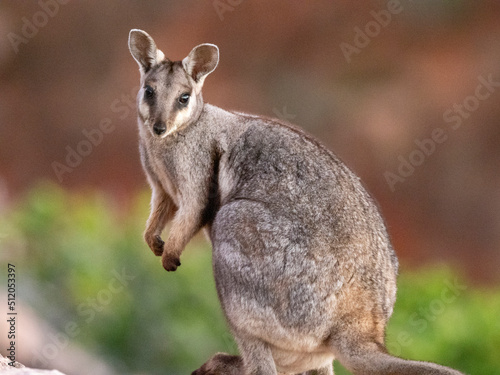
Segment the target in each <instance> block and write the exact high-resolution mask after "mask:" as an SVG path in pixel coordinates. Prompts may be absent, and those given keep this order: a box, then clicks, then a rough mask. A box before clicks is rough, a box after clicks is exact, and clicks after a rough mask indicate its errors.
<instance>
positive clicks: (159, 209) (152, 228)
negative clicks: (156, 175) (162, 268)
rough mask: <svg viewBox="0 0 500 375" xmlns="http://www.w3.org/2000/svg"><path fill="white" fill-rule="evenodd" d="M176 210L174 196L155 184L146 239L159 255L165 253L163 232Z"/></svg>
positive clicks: (145, 232)
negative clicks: (171, 196) (170, 195)
mask: <svg viewBox="0 0 500 375" xmlns="http://www.w3.org/2000/svg"><path fill="white" fill-rule="evenodd" d="M175 211H176V207H175V205H174V203H173V202H172V198H170V197H169V196H168V194H167V193H165V191H164V190H163V189H162V188H161V187H159V186H154V187H153V194H152V198H151V213H150V215H149V218H148V221H147V223H146V230H145V231H144V239H145V240H146V243H147V244H148V246H149V247H150V248H151V250H153V252H154V253H155V255H157V256H160V255H162V254H163V246H164V244H165V243H164V241H163V240H162V239H161V232H162V231H163V229H164V228H165V226H166V225H167V223H168V222H169V221H170V220H171V219H172V217H173V216H174V213H175Z"/></svg>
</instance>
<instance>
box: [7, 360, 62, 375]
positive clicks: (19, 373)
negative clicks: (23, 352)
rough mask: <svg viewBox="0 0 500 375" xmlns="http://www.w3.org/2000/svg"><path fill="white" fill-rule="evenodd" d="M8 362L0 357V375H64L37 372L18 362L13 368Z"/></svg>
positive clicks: (55, 371)
mask: <svg viewBox="0 0 500 375" xmlns="http://www.w3.org/2000/svg"><path fill="white" fill-rule="evenodd" d="M9 363H10V360H9V359H7V358H4V357H2V356H1V355H0V373H1V374H3V373H5V374H7V373H8V374H13V375H37V374H43V375H64V374H63V373H62V372H59V371H57V370H38V369H32V368H27V367H24V366H23V365H22V364H20V363H19V362H15V365H14V366H10V365H9Z"/></svg>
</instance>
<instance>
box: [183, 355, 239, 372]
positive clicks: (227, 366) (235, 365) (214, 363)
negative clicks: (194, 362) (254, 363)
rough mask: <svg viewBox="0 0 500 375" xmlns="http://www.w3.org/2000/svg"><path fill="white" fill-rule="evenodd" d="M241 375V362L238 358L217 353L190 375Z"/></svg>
mask: <svg viewBox="0 0 500 375" xmlns="http://www.w3.org/2000/svg"><path fill="white" fill-rule="evenodd" d="M219 374H220V375H222V374H227V375H241V374H243V360H242V358H241V357H240V356H237V355H229V354H226V353H217V354H216V355H214V356H213V357H212V358H210V359H209V360H208V361H207V362H206V363H204V364H203V366H201V367H200V368H199V369H198V370H196V371H193V372H192V373H191V375H219Z"/></svg>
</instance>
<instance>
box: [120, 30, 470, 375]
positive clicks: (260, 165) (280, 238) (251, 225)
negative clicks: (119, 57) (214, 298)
mask: <svg viewBox="0 0 500 375" xmlns="http://www.w3.org/2000/svg"><path fill="white" fill-rule="evenodd" d="M129 47H130V51H131V53H132V55H133V56H134V58H135V59H136V61H137V62H138V63H139V66H140V70H141V86H142V88H141V90H140V91H139V94H138V99H137V101H138V113H139V121H138V122H139V135H140V151H141V159H142V163H143V166H144V170H145V172H146V175H147V177H148V181H149V183H150V185H151V188H152V191H153V193H152V202H151V206H152V207H151V215H150V218H149V219H148V223H147V227H146V231H145V240H146V242H147V243H148V245H149V246H150V247H151V249H152V250H153V252H154V253H155V254H156V255H159V256H160V255H161V256H162V263H163V267H164V268H165V269H166V270H168V271H174V270H175V269H176V268H177V267H178V266H179V265H180V261H179V258H180V255H181V252H182V250H183V249H184V247H185V245H186V244H187V243H188V241H189V240H190V239H191V238H192V237H193V236H194V235H195V234H196V233H197V232H198V231H199V230H200V229H202V228H205V229H206V232H207V234H208V236H209V238H210V240H211V242H212V246H213V268H214V275H215V281H216V286H217V291H218V294H219V299H220V302H221V304H222V307H223V311H224V313H225V316H226V319H227V321H228V324H229V326H230V328H231V331H232V332H233V334H234V336H235V339H236V342H237V343H238V347H239V349H240V353H241V357H237V356H229V355H226V354H217V355H215V356H214V357H213V358H212V359H211V360H209V361H208V362H207V363H205V364H204V365H203V366H202V367H201V368H200V369H198V370H197V371H195V372H194V373H193V374H196V375H202V374H234V375H236V374H246V375H250V374H254V375H256V374H262V375H267V374H269V375H273V374H277V373H278V372H279V373H287V374H296V373H304V374H306V373H307V374H313V373H315V372H314V370H317V373H318V374H320V375H332V374H333V368H332V361H333V360H334V359H335V358H337V359H339V360H340V361H341V362H342V363H343V364H344V365H345V366H346V367H347V368H349V369H350V370H351V371H352V372H353V373H355V374H450V375H451V374H460V373H459V372H458V371H455V370H452V369H449V368H445V367H442V366H438V365H434V364H430V363H424V362H414V361H406V360H402V359H399V358H396V357H392V356H390V355H388V354H386V350H385V345H384V339H385V337H384V335H385V326H386V323H387V321H388V319H389V317H390V316H391V314H392V309H393V305H394V301H395V298H396V275H397V270H398V261H397V259H396V256H395V254H394V251H393V249H392V247H391V244H390V241H389V237H388V234H387V231H386V228H385V225H384V222H383V219H382V217H381V215H380V214H379V211H378V209H377V207H376V204H375V203H374V202H373V200H372V198H371V197H370V196H369V194H368V193H367V192H366V190H365V189H364V188H363V186H362V184H361V182H360V181H359V178H358V177H356V176H355V175H354V174H353V173H352V172H351V171H350V170H349V169H348V168H347V167H346V166H345V165H344V164H343V163H342V162H341V161H340V160H339V159H338V158H337V157H336V156H335V155H334V154H333V153H332V152H330V151H329V150H327V149H326V148H325V147H324V146H322V145H321V144H320V143H319V142H318V141H317V140H315V139H314V138H312V137H311V136H309V135H307V134H305V133H304V132H302V131H301V130H299V129H298V128H295V127H294V126H292V125H289V124H285V123H282V122H280V121H277V120H273V119H267V118H263V117H257V116H251V115H246V114H239V113H234V112H228V111H225V110H222V109H220V108H217V107H215V106H212V105H209V104H204V103H203V99H202V95H201V88H202V86H203V81H204V79H205V78H206V76H207V75H208V74H209V73H211V72H212V71H213V70H214V69H215V67H216V66H217V63H218V58H219V54H218V49H217V47H216V46H214V45H201V46H198V47H195V48H194V49H193V51H192V52H191V53H190V54H189V56H188V57H186V58H185V59H184V60H183V61H182V62H180V61H177V62H172V61H170V60H168V59H165V58H164V56H163V53H161V52H158V50H157V49H156V45H155V44H154V41H153V39H152V38H151V37H150V36H149V35H148V34H146V33H145V32H143V31H140V30H132V31H131V33H130V39H129ZM148 86H149V88H148ZM148 90H149V94H150V93H151V91H154V95H153V96H152V97H148V95H149V94H148ZM183 94H184V99H185V95H186V94H190V95H191V96H190V99H189V102H188V104H187V105H186V104H185V103H184V104H181V101H182V96H183ZM169 221H172V227H171V230H170V233H169V236H168V239H167V240H166V242H163V240H162V239H161V237H160V235H161V232H162V230H163V229H164V227H165V225H166V223H167V222H169Z"/></svg>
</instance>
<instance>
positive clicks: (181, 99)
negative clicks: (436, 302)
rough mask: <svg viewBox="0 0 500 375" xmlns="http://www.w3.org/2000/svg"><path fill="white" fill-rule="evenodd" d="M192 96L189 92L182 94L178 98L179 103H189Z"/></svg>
mask: <svg viewBox="0 0 500 375" xmlns="http://www.w3.org/2000/svg"><path fill="white" fill-rule="evenodd" d="M190 96H191V95H189V94H188V93H187V92H186V93H184V94H182V95H181V96H179V99H178V101H179V103H180V104H182V105H186V104H188V102H189V98H190Z"/></svg>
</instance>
